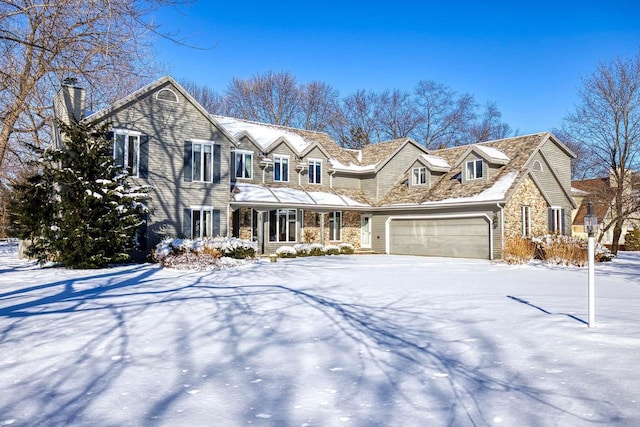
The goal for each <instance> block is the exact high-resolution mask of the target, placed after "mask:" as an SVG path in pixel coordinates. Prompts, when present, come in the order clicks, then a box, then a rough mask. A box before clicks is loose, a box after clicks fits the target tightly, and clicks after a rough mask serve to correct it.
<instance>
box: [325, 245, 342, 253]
mask: <svg viewBox="0 0 640 427" xmlns="http://www.w3.org/2000/svg"><path fill="white" fill-rule="evenodd" d="M324 251H325V253H326V254H327V255H340V248H339V247H338V246H336V245H327V246H325V247H324Z"/></svg>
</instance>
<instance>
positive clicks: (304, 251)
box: [293, 243, 311, 256]
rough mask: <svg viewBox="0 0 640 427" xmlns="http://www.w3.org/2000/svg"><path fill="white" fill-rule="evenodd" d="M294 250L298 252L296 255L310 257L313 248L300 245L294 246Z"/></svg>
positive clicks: (305, 244)
mask: <svg viewBox="0 0 640 427" xmlns="http://www.w3.org/2000/svg"><path fill="white" fill-rule="evenodd" d="M293 248H294V249H295V250H296V255H298V256H309V255H311V248H310V247H309V245H308V244H307V243H298V244H295V245H293Z"/></svg>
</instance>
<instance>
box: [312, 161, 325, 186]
mask: <svg viewBox="0 0 640 427" xmlns="http://www.w3.org/2000/svg"><path fill="white" fill-rule="evenodd" d="M309 184H322V160H320V159H309Z"/></svg>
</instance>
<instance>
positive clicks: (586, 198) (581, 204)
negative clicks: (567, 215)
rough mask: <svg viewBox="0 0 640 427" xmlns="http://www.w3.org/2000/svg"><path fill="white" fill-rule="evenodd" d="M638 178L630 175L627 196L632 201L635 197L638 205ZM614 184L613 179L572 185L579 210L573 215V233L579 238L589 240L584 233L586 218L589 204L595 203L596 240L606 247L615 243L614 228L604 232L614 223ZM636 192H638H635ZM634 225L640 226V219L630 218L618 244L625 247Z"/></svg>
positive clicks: (574, 182) (589, 180)
mask: <svg viewBox="0 0 640 427" xmlns="http://www.w3.org/2000/svg"><path fill="white" fill-rule="evenodd" d="M637 180H638V176H637V174H635V173H631V174H629V183H630V185H629V191H628V194H627V196H629V199H632V197H631V195H632V194H634V195H635V200H636V202H635V203H636V205H638V200H639V199H640V197H638V195H637V184H638V183H637ZM612 182H614V181H613V179H612V178H611V177H607V178H593V179H584V180H580V181H573V182H572V183H571V194H572V196H573V199H574V200H575V203H576V206H577V208H576V209H575V210H574V211H573V213H572V232H573V234H574V235H575V236H577V237H583V238H587V233H586V232H585V231H584V216H585V215H586V214H587V203H588V202H592V203H593V210H594V213H595V214H596V216H597V217H598V226H599V227H598V228H599V231H598V235H597V236H596V239H599V240H600V242H601V243H602V244H604V245H611V244H612V243H613V227H610V228H609V229H608V230H606V231H604V227H605V226H606V225H607V224H610V223H611V221H612V218H613V217H612V206H613V202H614V196H615V191H614V190H615V187H612V186H611V183H612ZM634 190H636V191H635V192H634ZM634 225H640V218H639V217H638V216H636V217H635V218H630V219H628V220H627V221H625V222H624V223H623V226H622V234H621V235H620V239H619V240H618V243H619V244H620V245H624V242H625V240H624V237H625V234H626V233H627V231H629V230H631V229H633V226H634Z"/></svg>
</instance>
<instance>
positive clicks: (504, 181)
mask: <svg viewBox="0 0 640 427" xmlns="http://www.w3.org/2000/svg"><path fill="white" fill-rule="evenodd" d="M517 177H518V171H513V172H509V173H506V174H505V175H504V176H502V177H500V179H498V180H497V181H496V182H495V184H493V185H492V186H491V187H489V188H487V189H486V190H484V191H481V192H480V193H478V194H476V195H475V196H471V197H458V198H455V197H454V198H449V199H443V200H438V201H437V202H424V203H423V204H425V205H426V204H445V203H452V202H454V203H455V202H462V201H464V202H488V201H492V200H496V201H500V200H504V196H505V194H506V193H507V191H508V190H509V188H511V186H512V185H513V183H514V182H515V180H516V178H517Z"/></svg>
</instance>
